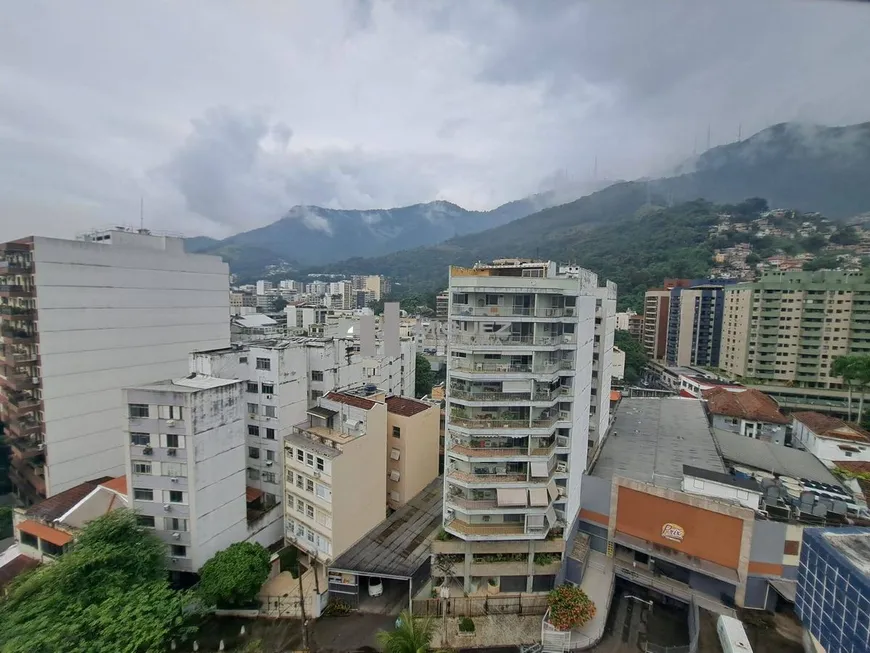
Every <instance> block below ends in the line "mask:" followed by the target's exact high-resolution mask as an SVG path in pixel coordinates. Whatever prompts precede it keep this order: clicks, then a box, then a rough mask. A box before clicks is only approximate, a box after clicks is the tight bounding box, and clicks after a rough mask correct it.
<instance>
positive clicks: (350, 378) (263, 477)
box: [190, 336, 416, 522]
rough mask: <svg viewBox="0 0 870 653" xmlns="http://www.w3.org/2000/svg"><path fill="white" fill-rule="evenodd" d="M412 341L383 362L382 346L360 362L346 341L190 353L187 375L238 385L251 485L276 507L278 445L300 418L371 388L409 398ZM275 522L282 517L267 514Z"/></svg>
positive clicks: (258, 345) (351, 340)
mask: <svg viewBox="0 0 870 653" xmlns="http://www.w3.org/2000/svg"><path fill="white" fill-rule="evenodd" d="M413 345H414V343H413V342H411V341H407V340H403V341H401V342H400V349H401V353H400V355H399V356H395V357H392V356H387V355H386V354H385V353H384V349H385V345H384V343H382V342H381V343H378V344H377V351H376V356H375V357H371V358H370V357H364V356H362V355H361V354H360V353H359V351H358V343H357V341H356V340H355V339H354V338H353V337H352V336H351V337H346V338H288V339H281V340H273V341H258V342H252V343H249V344H246V345H238V346H232V347H225V348H221V349H214V350H209V351H198V352H193V353H192V354H190V371H191V372H196V373H197V374H203V375H207V376H214V377H218V378H222V379H238V380H240V381H243V382H244V390H245V396H244V402H245V411H244V415H243V421H244V431H245V434H246V436H245V440H246V456H245V461H244V465H243V469H245V472H246V476H247V480H246V482H247V484H248V486H249V487H252V488H255V489H257V490H259V491H260V492H262V493H263V501H264V503H265V504H266V505H270V506H271V505H274V504H276V503H280V502H281V500H282V496H283V494H284V492H283V486H284V482H283V472H284V462H283V457H282V455H281V447H282V444H281V441H282V438H284V436H286V435H288V434H289V433H291V430H292V428H293V427H294V426H295V425H296V424H299V423H300V422H302V421H303V420H305V418H306V414H307V411H308V410H309V409H310V408H311V407H313V406H316V405H317V401H318V399H319V398H320V397H323V396H324V395H326V394H327V393H329V392H330V391H332V390H335V389H338V388H343V387H348V386H361V385H363V384H373V385H376V386H377V387H378V388H381V389H383V390H384V391H386V392H388V393H389V394H395V395H400V396H413V394H414V383H415V370H416V356H415V351H414V346H413ZM269 519H271V520H272V521H273V522H276V521H280V514H270V516H269Z"/></svg>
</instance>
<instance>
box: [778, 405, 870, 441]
mask: <svg viewBox="0 0 870 653" xmlns="http://www.w3.org/2000/svg"><path fill="white" fill-rule="evenodd" d="M791 416H792V417H794V418H795V419H796V420H797V421H799V422H800V423H801V424H803V425H804V426H806V427H807V428H809V429H810V430H811V431H812V432H813V433H815V434H816V435H817V436H818V437H821V438H830V439H832V440H849V441H851V442H870V433H868V432H867V431H865V430H864V429H862V428H861V427H859V426H858V425H857V424H849V423H847V422H844V421H843V420H841V419H840V418H839V417H831V416H829V415H822V414H821V413H814V412H812V411H807V412H803V413H792V414H791Z"/></svg>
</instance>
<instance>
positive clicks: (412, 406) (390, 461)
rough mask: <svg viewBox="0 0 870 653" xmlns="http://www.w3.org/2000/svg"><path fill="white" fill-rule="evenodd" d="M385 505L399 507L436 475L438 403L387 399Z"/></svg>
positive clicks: (397, 397)
mask: <svg viewBox="0 0 870 653" xmlns="http://www.w3.org/2000/svg"><path fill="white" fill-rule="evenodd" d="M386 403H387V435H388V437H387V446H386V455H387V478H388V481H387V505H388V506H389V507H390V508H392V509H393V510H397V509H399V508H401V507H402V506H403V505H405V503H407V502H408V500H410V499H411V498H412V497H415V496H416V495H417V494H419V493H420V491H422V489H423V488H424V487H426V486H427V485H428V484H429V483H431V482H432V480H433V479H434V478H435V477H436V476H438V449H439V442H438V440H439V435H440V431H441V428H440V423H441V406H440V402H439V403H427V402H424V401H419V400H418V399H410V398H408V397H399V396H388V397H387V398H386Z"/></svg>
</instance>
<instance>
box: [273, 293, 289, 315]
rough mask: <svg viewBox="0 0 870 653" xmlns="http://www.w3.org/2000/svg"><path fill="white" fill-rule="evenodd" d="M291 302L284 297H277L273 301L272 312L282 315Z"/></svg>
mask: <svg viewBox="0 0 870 653" xmlns="http://www.w3.org/2000/svg"><path fill="white" fill-rule="evenodd" d="M288 303H289V302H288V301H287V300H286V299H284V298H283V297H276V298H275V299H273V300H272V312H274V313H280V312H281V311H283V310H284V308H285V307H286V306H287V304H288Z"/></svg>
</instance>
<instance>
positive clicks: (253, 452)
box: [248, 447, 260, 459]
mask: <svg viewBox="0 0 870 653" xmlns="http://www.w3.org/2000/svg"><path fill="white" fill-rule="evenodd" d="M248 456H250V457H251V458H254V459H259V457H260V450H259V449H258V448H257V447H248Z"/></svg>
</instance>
